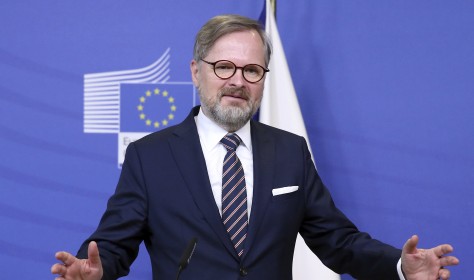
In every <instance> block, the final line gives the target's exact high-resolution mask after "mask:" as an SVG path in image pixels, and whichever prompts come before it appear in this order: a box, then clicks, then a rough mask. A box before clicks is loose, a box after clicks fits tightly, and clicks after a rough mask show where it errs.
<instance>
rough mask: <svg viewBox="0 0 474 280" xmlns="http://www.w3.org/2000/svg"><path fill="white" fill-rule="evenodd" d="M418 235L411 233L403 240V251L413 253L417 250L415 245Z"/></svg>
mask: <svg viewBox="0 0 474 280" xmlns="http://www.w3.org/2000/svg"><path fill="white" fill-rule="evenodd" d="M418 240H419V238H418V236H417V235H413V236H412V237H410V239H408V240H407V242H405V245H403V252H404V253H406V254H415V253H416V252H417V249H416V246H417V245H418Z"/></svg>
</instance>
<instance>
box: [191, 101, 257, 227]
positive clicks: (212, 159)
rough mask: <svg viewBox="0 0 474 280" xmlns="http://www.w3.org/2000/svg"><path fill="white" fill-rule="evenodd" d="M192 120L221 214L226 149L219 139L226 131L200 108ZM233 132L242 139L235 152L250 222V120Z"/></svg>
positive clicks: (251, 169) (251, 181) (251, 158)
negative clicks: (245, 192)
mask: <svg viewBox="0 0 474 280" xmlns="http://www.w3.org/2000/svg"><path fill="white" fill-rule="evenodd" d="M194 120H195V121H196V126H197V130H198V134H199V141H200V142H201V147H202V152H203V153H204V159H205V160H206V166H207V172H208V174H209V180H210V183H211V188H212V194H213V195H214V199H215V201H216V205H217V208H218V209H219V213H220V214H221V216H222V168H223V162H224V157H225V155H226V153H227V150H226V148H225V147H224V146H223V145H222V144H221V143H220V141H221V139H222V138H223V137H224V136H225V135H226V134H228V132H227V131H226V130H225V129H223V128H222V127H220V126H218V125H217V124H216V123H215V122H214V121H212V120H211V119H209V118H208V117H207V116H206V115H204V113H203V112H202V109H200V110H199V114H198V115H197V116H196V117H194ZM235 134H237V135H238V136H239V137H240V139H242V143H241V144H240V145H239V146H238V147H237V151H236V152H237V156H238V157H239V159H240V162H241V163H242V166H243V168H244V174H245V183H246V188H247V208H248V210H247V213H248V218H249V222H250V212H251V209H252V198H253V154H252V140H251V137H250V122H247V123H246V124H245V125H244V127H242V128H241V129H239V130H237V131H236V132H235Z"/></svg>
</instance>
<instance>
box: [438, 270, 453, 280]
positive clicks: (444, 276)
mask: <svg viewBox="0 0 474 280" xmlns="http://www.w3.org/2000/svg"><path fill="white" fill-rule="evenodd" d="M438 275H439V278H441V279H443V280H447V279H449V277H451V272H450V271H449V270H448V269H446V268H441V269H440V270H439V272H438Z"/></svg>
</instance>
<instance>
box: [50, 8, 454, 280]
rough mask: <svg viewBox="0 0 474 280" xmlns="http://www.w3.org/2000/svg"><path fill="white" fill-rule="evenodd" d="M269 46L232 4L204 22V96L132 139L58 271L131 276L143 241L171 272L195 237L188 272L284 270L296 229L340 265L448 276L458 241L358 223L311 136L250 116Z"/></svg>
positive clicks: (157, 267) (344, 269) (216, 275)
mask: <svg viewBox="0 0 474 280" xmlns="http://www.w3.org/2000/svg"><path fill="white" fill-rule="evenodd" d="M270 54H271V47H270V43H269V41H268V38H267V37H266V35H265V33H264V31H263V30H262V29H261V27H260V26H259V24H258V22H256V21H253V20H251V19H248V18H245V17H241V16H236V15H226V16H218V17H215V18H213V19H211V20H210V21H209V22H207V23H206V24H205V25H204V26H203V28H202V29H201V30H200V31H199V33H198V35H197V38H196V43H195V48H194V59H193V60H192V62H191V75H192V80H193V83H194V85H195V86H196V87H197V89H198V91H199V96H200V100H201V104H202V105H201V107H195V108H193V110H192V111H191V113H190V115H189V116H188V117H187V118H186V120H184V121H183V122H182V123H181V124H179V125H177V126H174V127H170V128H168V129H165V130H162V131H160V132H156V133H153V134H151V135H149V136H147V137H144V138H143V139H141V140H138V141H136V142H134V143H131V144H130V145H129V147H128V149H127V153H126V159H125V162H124V164H123V169H122V174H121V176H120V180H119V183H118V185H117V189H116V192H115V194H114V195H113V196H112V197H111V198H110V200H109V202H108V205H107V210H106V212H105V214H104V216H103V217H102V220H101V222H100V224H99V227H98V229H97V230H96V232H95V233H94V234H92V236H91V237H90V238H89V239H88V240H87V241H86V242H85V243H84V244H83V246H82V247H81V249H80V250H79V252H78V254H77V258H76V257H74V256H72V255H71V254H69V253H66V252H58V253H57V254H56V258H57V259H58V260H59V261H61V262H62V263H61V264H59V263H58V264H54V265H53V266H52V268H51V271H52V273H53V274H59V275H60V277H58V278H56V279H116V278H118V277H120V276H123V275H126V274H127V273H128V271H129V267H130V265H131V264H132V262H133V260H134V259H135V258H136V256H137V254H138V248H139V245H140V243H141V242H142V241H144V242H145V245H146V247H147V250H148V252H149V254H150V259H151V264H152V269H153V275H154V276H153V277H154V279H173V277H174V275H175V274H176V271H177V269H178V261H179V260H180V258H181V254H182V253H183V251H184V248H185V246H186V244H187V243H188V241H189V240H190V239H191V238H193V237H196V238H197V239H198V240H199V244H198V245H197V248H196V250H195V253H194V255H193V257H192V261H191V262H190V264H189V266H188V267H187V269H186V271H184V272H183V273H182V275H181V278H182V279H219V280H225V279H252V280H253V279H258V280H262V279H277V280H278V279H282V280H287V279H291V278H292V260H293V251H294V246H295V241H296V236H297V234H298V232H299V233H301V235H302V237H303V238H304V240H305V242H306V243H307V244H308V246H309V248H311V250H312V251H313V252H314V253H315V254H317V255H318V257H319V258H320V259H321V260H322V262H323V263H324V264H325V265H327V266H328V267H329V268H331V269H332V270H334V271H336V272H337V273H350V274H351V275H353V276H354V277H356V278H359V279H400V278H402V279H403V277H404V276H403V275H402V274H405V277H406V279H409V280H412V279H433V280H434V279H438V278H441V279H448V278H449V276H450V272H449V270H447V269H446V268H444V267H445V266H449V265H455V264H457V263H458V262H459V261H458V260H457V258H455V257H453V256H445V254H447V253H450V252H452V250H453V249H452V247H451V246H450V245H441V246H438V247H435V248H432V249H428V250H423V249H417V248H416V245H417V243H418V237H416V236H413V237H412V238H410V239H409V240H408V241H407V242H406V244H405V246H404V248H403V250H399V249H396V248H393V247H391V246H389V245H386V244H384V243H382V242H380V241H377V240H374V239H372V238H371V237H370V236H369V235H368V234H366V233H362V232H359V231H358V230H357V228H356V227H355V226H354V225H353V224H352V223H351V222H350V221H349V220H348V219H347V218H346V217H345V216H344V215H343V214H342V213H341V212H340V211H339V210H338V209H337V208H336V207H335V205H334V203H333V201H332V199H331V196H330V194H329V192H328V190H327V189H326V188H325V187H324V185H323V184H322V182H321V180H320V178H319V176H318V174H317V172H316V169H315V167H314V164H313V162H312V160H311V155H310V153H309V151H308V148H307V144H306V142H305V140H304V138H302V137H299V136H296V135H293V134H290V133H288V132H285V131H282V130H278V129H275V128H272V127H269V126H266V125H263V124H260V123H258V122H255V121H253V120H251V117H252V116H253V115H254V114H255V112H256V111H257V109H258V107H259V105H260V101H261V99H262V93H263V85H264V79H265V73H266V72H268V71H269V70H268V69H266V66H267V65H268V62H269V60H270ZM282 113H283V112H282ZM99 252H100V255H99ZM314 277H315V279H317V277H318V276H317V275H315V276H314Z"/></svg>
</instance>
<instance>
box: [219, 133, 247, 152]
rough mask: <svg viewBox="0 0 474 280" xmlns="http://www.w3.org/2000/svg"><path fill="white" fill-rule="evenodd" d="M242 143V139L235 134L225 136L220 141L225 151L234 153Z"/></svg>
mask: <svg viewBox="0 0 474 280" xmlns="http://www.w3.org/2000/svg"><path fill="white" fill-rule="evenodd" d="M241 142H242V139H240V137H239V136H238V135H237V134H227V135H226V136H224V138H222V139H221V143H222V144H223V145H224V147H225V148H226V149H227V150H233V151H235V150H236V149H237V147H238V146H239V145H240V143H241Z"/></svg>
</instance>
